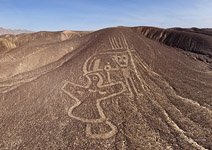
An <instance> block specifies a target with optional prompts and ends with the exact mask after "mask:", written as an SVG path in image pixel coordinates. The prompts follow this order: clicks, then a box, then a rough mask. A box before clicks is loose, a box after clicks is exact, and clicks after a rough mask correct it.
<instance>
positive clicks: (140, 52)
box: [0, 27, 212, 150]
mask: <svg viewBox="0 0 212 150" xmlns="http://www.w3.org/2000/svg"><path fill="white" fill-rule="evenodd" d="M200 32H201V33H200ZM205 33H206V31H205V30H204V32H203V31H202V30H201V31H199V30H198V32H196V31H193V29H160V28H153V27H133V28H129V27H116V28H106V29H102V30H98V31H94V32H77V31H76V32H73V31H60V32H38V33H30V34H21V35H17V36H11V35H9V36H1V37H0V39H1V40H2V41H3V42H2V43H1V44H0V45H1V46H0V53H1V54H0V104H1V105H0V135H1V136H0V149H21V150H23V149H70V150H74V149H76V150H78V149H88V150H94V149H95V150H108V149H111V150H113V149H114V150H116V149H118V150H119V149H120V150H125V149H126V150H134V149H138V150H143V149H146V150H148V149H150V150H151V149H162V150H163V149H188V150H190V149H192V150H193V149H194V150H205V149H212V94H211V93H212V66H211V62H212V61H211V54H212V53H211V51H212V47H211V36H210V35H208V34H205ZM1 40H0V41H1ZM5 41H6V42H5ZM5 43H8V44H5ZM8 45H9V46H8Z"/></svg>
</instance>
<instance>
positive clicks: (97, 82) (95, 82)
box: [86, 73, 103, 89]
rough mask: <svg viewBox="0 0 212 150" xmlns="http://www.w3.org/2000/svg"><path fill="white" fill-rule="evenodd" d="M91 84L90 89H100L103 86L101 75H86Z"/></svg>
mask: <svg viewBox="0 0 212 150" xmlns="http://www.w3.org/2000/svg"><path fill="white" fill-rule="evenodd" d="M86 77H87V78H88V80H89V82H90V88H91V89H92V88H93V89H95V88H98V87H100V86H101V85H102V84H103V78H102V76H101V74H99V73H89V74H87V75H86Z"/></svg>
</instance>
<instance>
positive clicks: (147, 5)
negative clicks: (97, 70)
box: [0, 0, 212, 31]
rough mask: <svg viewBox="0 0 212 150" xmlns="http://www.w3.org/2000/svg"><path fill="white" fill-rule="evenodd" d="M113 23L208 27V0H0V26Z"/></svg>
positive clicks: (211, 20) (211, 9)
mask: <svg viewBox="0 0 212 150" xmlns="http://www.w3.org/2000/svg"><path fill="white" fill-rule="evenodd" d="M114 26H156V27H162V28H170V27H185V28H189V27H199V28H212V0H0V27H4V28H11V29H28V30H32V31H41V30H42V31H43V30H48V31H50V30H51V31H56V30H84V31H85V30H98V29H101V28H105V27H114Z"/></svg>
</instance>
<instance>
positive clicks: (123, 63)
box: [113, 54, 129, 67]
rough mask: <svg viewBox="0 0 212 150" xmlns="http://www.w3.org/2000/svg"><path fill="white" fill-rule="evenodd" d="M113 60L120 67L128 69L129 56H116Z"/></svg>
mask: <svg viewBox="0 0 212 150" xmlns="http://www.w3.org/2000/svg"><path fill="white" fill-rule="evenodd" d="M113 58H114V60H115V61H116V62H117V64H118V65H119V66H120V67H127V66H128V64H129V57H128V55H127V54H117V55H114V56H113Z"/></svg>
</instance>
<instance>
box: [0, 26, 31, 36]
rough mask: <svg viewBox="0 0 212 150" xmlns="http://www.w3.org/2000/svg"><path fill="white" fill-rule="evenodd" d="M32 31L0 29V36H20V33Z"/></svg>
mask: <svg viewBox="0 0 212 150" xmlns="http://www.w3.org/2000/svg"><path fill="white" fill-rule="evenodd" d="M31 32H32V31H29V30H21V29H14V30H12V29H5V28H2V27H0V35H4V34H13V35H17V34H21V33H31Z"/></svg>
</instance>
